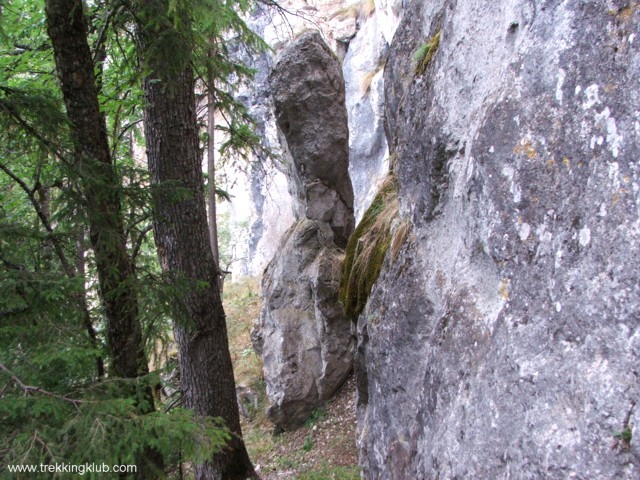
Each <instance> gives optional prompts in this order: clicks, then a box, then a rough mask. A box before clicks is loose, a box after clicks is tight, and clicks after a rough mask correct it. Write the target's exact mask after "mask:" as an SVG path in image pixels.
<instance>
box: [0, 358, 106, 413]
mask: <svg viewBox="0 0 640 480" xmlns="http://www.w3.org/2000/svg"><path fill="white" fill-rule="evenodd" d="M0 371H3V372H5V373H6V374H7V375H8V376H9V379H10V380H11V383H13V384H14V385H15V386H16V387H18V388H19V389H20V390H22V391H23V392H24V394H25V395H42V396H44V397H49V398H56V399H58V400H62V401H65V402H68V403H71V404H72V405H73V406H74V407H76V408H77V407H78V405H80V404H83V403H89V402H88V401H87V400H80V399H77V398H69V397H65V396H64V395H60V394H58V393H54V392H50V391H48V390H45V389H43V388H41V387H35V386H32V385H27V384H25V383H24V382H23V381H22V380H20V379H19V378H18V377H17V376H16V375H15V374H14V373H13V372H12V371H11V370H9V369H8V368H7V367H6V366H5V365H4V364H2V363H0ZM91 403H95V402H91Z"/></svg>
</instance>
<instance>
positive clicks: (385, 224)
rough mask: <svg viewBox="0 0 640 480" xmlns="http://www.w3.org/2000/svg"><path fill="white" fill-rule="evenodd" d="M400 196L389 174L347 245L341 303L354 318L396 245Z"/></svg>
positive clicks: (394, 179)
mask: <svg viewBox="0 0 640 480" xmlns="http://www.w3.org/2000/svg"><path fill="white" fill-rule="evenodd" d="M397 195H398V182H397V180H396V178H395V176H394V175H393V174H389V175H388V176H387V178H386V179H385V180H384V181H383V183H382V185H381V187H380V190H379V191H378V194H377V195H376V196H375V198H374V199H373V202H372V203H371V206H370V207H369V208H368V209H367V211H366V212H365V214H364V215H363V217H362V220H361V221H360V223H359V224H358V226H357V227H356V229H355V231H354V232H353V234H352V235H351V237H350V238H349V242H348V243H347V249H346V256H345V260H344V266H343V270H342V279H341V281H340V301H341V302H342V304H343V305H344V308H345V313H346V314H347V316H349V317H351V318H356V317H357V316H358V315H360V313H361V312H362V310H363V309H364V307H365V305H366V303H367V299H368V297H369V293H370V292H371V289H372V288H373V285H374V283H375V282H376V280H377V279H378V275H380V270H381V269H382V263H383V261H384V258H385V255H386V253H387V250H388V249H389V246H390V245H391V243H392V241H393V235H392V232H391V226H392V223H393V221H394V220H395V219H396V218H397V216H398V198H397Z"/></svg>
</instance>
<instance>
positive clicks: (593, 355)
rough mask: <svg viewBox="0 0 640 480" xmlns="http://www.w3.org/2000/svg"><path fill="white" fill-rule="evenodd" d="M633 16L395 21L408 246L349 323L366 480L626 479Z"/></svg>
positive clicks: (500, 9)
mask: <svg viewBox="0 0 640 480" xmlns="http://www.w3.org/2000/svg"><path fill="white" fill-rule="evenodd" d="M639 15H640V12H639V10H638V7H637V6H636V4H635V3H630V4H629V3H628V2H615V1H611V2H529V1H524V0H522V1H520V0H513V1H510V2H502V3H500V2H492V1H489V0H470V1H464V2H460V1H453V0H452V1H447V0H438V1H430V2H421V1H414V2H413V4H412V5H411V7H410V9H409V11H408V12H407V13H406V14H405V16H404V19H403V20H402V22H401V24H400V26H399V28H398V31H397V32H396V36H395V37H394V41H393V44H392V46H391V54H390V57H389V60H388V63H387V67H386V71H385V90H386V92H385V94H386V113H387V127H386V128H387V132H388V140H389V145H390V149H391V150H392V152H395V153H396V154H397V162H398V175H399V182H400V188H399V191H400V201H401V212H402V213H403V214H404V215H405V216H406V217H408V218H410V219H411V220H412V222H413V226H414V227H413V234H412V235H411V236H410V237H409V240H408V241H407V242H406V244H405V245H404V247H403V249H402V250H401V252H400V254H399V256H398V257H397V260H396V261H395V262H394V263H393V264H391V263H390V262H389V261H388V259H387V264H386V266H385V268H384V269H383V272H382V274H381V276H380V278H379V280H378V283H377V285H376V287H374V290H373V292H372V295H371V297H370V300H369V304H368V306H367V309H366V310H365V313H364V314H363V315H362V316H361V318H360V319H359V325H358V332H359V345H358V360H357V367H356V369H357V374H358V384H359V389H360V395H359V418H358V432H359V438H358V442H359V446H360V452H361V463H362V465H363V467H364V476H365V478H380V479H405V478H425V479H435V478H440V479H445V478H446V479H453V478H478V479H489V478H491V479H493V478H517V479H540V478H548V479H564V478H581V479H601V478H602V479H604V478H607V479H609V478H621V479H632V478H638V475H639V469H640V463H639V461H640V442H638V440H637V439H638V438H640V431H639V430H638V425H640V417H639V411H640V406H636V407H635V408H633V406H632V405H633V404H634V402H635V401H637V400H638V399H639V398H640V382H639V378H638V366H639V365H640V329H639V328H638V327H639V323H640V278H639V273H638V272H640V255H638V252H639V251H640V249H639V247H640V244H639V242H640V216H639V208H640V187H639V185H640V178H639V174H640V172H639V165H638V159H639V157H640V155H639V150H640V144H639V139H638V138H639V133H640V127H639V125H640V117H639V115H640V114H639V113H638V112H640V89H638V78H640V54H639V52H638V39H637V38H635V36H636V35H637V31H638V21H639ZM437 31H441V39H440V44H439V48H438V51H437V52H436V54H435V55H434V57H433V60H432V62H431V64H430V65H429V66H428V68H427V70H426V73H425V74H424V75H423V76H420V77H418V78H416V76H415V73H414V61H413V59H412V56H413V54H414V52H415V51H416V50H417V49H418V47H419V46H420V45H421V44H422V43H424V42H425V41H427V40H429V39H430V38H432V37H433V35H434V34H435V33H436V32H437ZM626 428H628V429H629V430H628V431H629V433H631V434H632V439H631V441H630V443H628V444H627V443H626V442H624V441H622V440H619V439H615V438H614V434H616V432H622V431H624V430H625V429H626Z"/></svg>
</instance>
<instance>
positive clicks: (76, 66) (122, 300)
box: [46, 0, 148, 378]
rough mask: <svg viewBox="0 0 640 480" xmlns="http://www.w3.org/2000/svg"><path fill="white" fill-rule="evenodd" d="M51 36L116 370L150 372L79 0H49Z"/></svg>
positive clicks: (124, 373)
mask: <svg viewBox="0 0 640 480" xmlns="http://www.w3.org/2000/svg"><path fill="white" fill-rule="evenodd" d="M46 9H47V24H48V32H49V37H50V38H51V42H52V44H53V49H54V52H55V59H56V66H57V69H58V73H59V75H60V83H61V86H62V93H63V96H64V102H65V105H66V107H67V115H68V116H69V120H70V121H71V124H72V136H73V141H74V147H75V152H74V162H75V168H76V171H77V173H78V175H79V177H80V179H81V185H82V188H83V190H84V191H83V193H84V197H85V199H86V202H87V203H86V208H87V215H88V217H89V225H90V231H89V237H90V240H91V245H92V247H93V249H94V252H95V259H96V267H97V270H98V277H99V282H100V292H101V296H102V299H103V301H104V306H105V313H106V317H107V325H108V327H107V340H108V346H109V350H110V353H111V355H112V359H111V372H110V373H111V374H112V375H113V376H117V377H123V378H134V377H137V376H140V375H144V374H146V373H148V367H147V363H146V359H145V355H144V349H143V345H142V331H141V328H140V322H139V319H138V300H137V295H136V282H135V278H134V276H133V269H132V266H131V261H130V259H129V256H128V253H127V249H126V244H125V236H124V227H123V222H122V214H121V210H120V196H119V191H120V188H119V180H118V176H117V174H116V172H115V170H114V168H113V164H112V161H111V156H110V153H109V143H108V140H107V130H106V126H105V122H104V117H103V116H102V114H101V112H100V107H99V105H98V94H97V90H96V86H95V75H94V70H93V62H92V58H91V51H90V49H89V44H88V42H87V25H86V20H85V18H84V14H83V6H82V2H81V1H80V0H47V2H46Z"/></svg>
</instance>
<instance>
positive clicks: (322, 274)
mask: <svg viewBox="0 0 640 480" xmlns="http://www.w3.org/2000/svg"><path fill="white" fill-rule="evenodd" d="M270 80H271V85H272V89H273V92H272V93H273V97H274V103H275V108H276V118H277V123H278V127H279V128H280V130H281V131H280V138H281V143H282V147H283V152H284V153H283V157H284V160H285V161H287V160H288V161H289V163H290V165H291V169H290V178H289V188H290V191H292V192H295V195H294V201H297V202H298V205H297V207H298V208H297V209H296V210H297V214H298V221H297V222H296V223H295V224H294V225H293V226H292V227H291V228H290V229H289V230H288V232H287V233H286V235H285V236H284V238H283V239H282V242H281V243H280V247H279V248H278V252H277V253H276V255H275V257H274V258H273V260H272V261H271V262H270V263H269V265H268V266H267V269H266V270H265V273H264V277H263V283H262V290H263V297H264V304H263V310H262V312H261V315H260V319H259V322H258V325H257V326H256V329H255V330H254V333H253V340H254V346H255V347H256V350H257V351H258V352H259V353H260V355H261V357H262V360H263V363H264V377H265V381H266V383H267V396H268V397H269V401H270V403H271V406H270V407H269V409H268V411H267V413H268V416H269V418H270V419H271V420H272V421H273V422H274V423H275V424H276V427H277V428H285V429H286V428H293V427H296V426H298V425H300V424H301V423H302V422H304V420H305V419H306V418H307V417H308V415H309V414H310V413H311V412H312V411H313V410H314V409H315V408H316V407H318V406H319V405H320V404H321V403H322V402H324V401H325V400H327V399H328V398H329V397H330V396H331V395H332V394H333V392H334V391H335V390H336V389H337V388H338V387H339V386H340V385H341V384H342V383H343V381H344V380H345V378H346V376H347V375H348V373H349V372H350V371H351V368H352V363H353V343H354V341H353V336H352V334H351V321H350V320H349V319H348V318H347V317H346V316H345V315H344V312H343V310H342V306H341V305H340V304H339V302H338V289H339V286H340V277H341V273H342V272H341V268H342V262H343V259H344V251H343V250H342V248H341V247H342V246H343V245H344V244H345V243H346V239H347V238H348V237H349V235H350V234H351V232H352V231H353V224H354V218H353V190H352V187H351V182H350V180H349V175H348V166H349V158H348V150H347V148H348V147H347V141H348V130H347V121H346V119H347V114H346V109H345V104H344V82H343V80H342V74H341V71H340V65H339V64H338V61H337V60H336V59H335V57H334V56H333V55H332V54H331V52H330V51H329V50H328V47H326V45H325V44H324V42H323V41H322V39H321V38H320V36H319V35H318V34H316V33H307V34H304V35H303V36H302V37H301V38H299V39H298V40H297V41H296V42H294V43H293V44H292V45H291V46H290V47H288V48H287V49H286V50H285V51H284V52H283V55H282V58H281V59H280V60H279V61H278V63H277V65H276V67H275V69H274V71H273V72H272V74H271V76H270Z"/></svg>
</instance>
